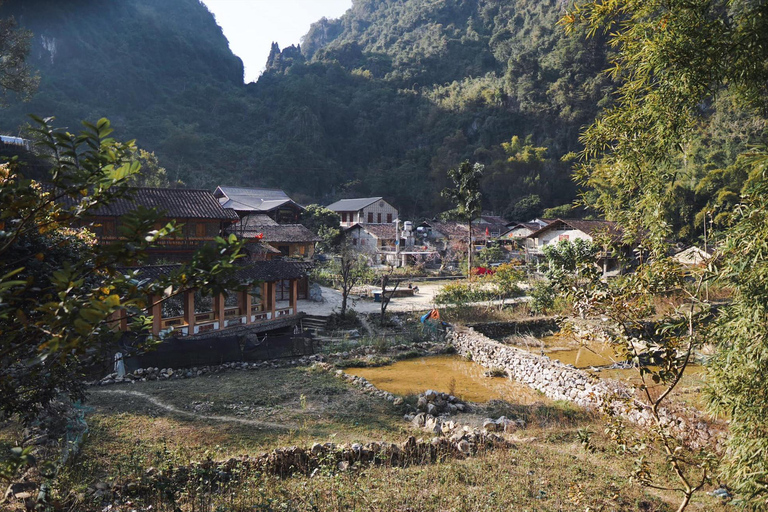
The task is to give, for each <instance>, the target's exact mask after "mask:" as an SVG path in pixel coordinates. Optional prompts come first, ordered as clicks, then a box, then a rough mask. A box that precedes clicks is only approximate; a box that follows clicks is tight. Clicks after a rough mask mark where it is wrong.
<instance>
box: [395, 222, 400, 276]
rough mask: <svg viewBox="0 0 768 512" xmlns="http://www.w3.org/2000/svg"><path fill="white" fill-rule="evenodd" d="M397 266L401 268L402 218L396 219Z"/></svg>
mask: <svg viewBox="0 0 768 512" xmlns="http://www.w3.org/2000/svg"><path fill="white" fill-rule="evenodd" d="M395 266H396V267H397V268H400V219H395Z"/></svg>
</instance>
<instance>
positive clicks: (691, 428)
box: [447, 328, 723, 449]
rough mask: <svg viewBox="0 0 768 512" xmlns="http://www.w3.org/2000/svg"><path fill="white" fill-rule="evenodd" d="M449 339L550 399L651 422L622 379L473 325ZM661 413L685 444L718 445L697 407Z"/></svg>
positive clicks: (715, 431) (718, 436) (717, 433)
mask: <svg viewBox="0 0 768 512" xmlns="http://www.w3.org/2000/svg"><path fill="white" fill-rule="evenodd" d="M447 339H448V341H450V342H451V343H453V345H454V347H455V348H456V352H457V353H458V354H460V355H462V356H464V357H467V358H471V359H472V360H473V361H474V362H476V363H478V364H480V365H482V366H485V367H486V368H500V369H504V370H505V371H506V372H507V375H508V376H509V377H510V378H511V379H514V380H517V381H518V382H522V383H524V384H527V385H528V386H530V387H531V388H533V389H536V390H538V391H541V392H542V393H544V394H545V395H546V396H547V397H549V398H551V399H553V400H567V401H570V402H574V403H576V404H577V405H579V406H581V407H585V408H588V409H597V410H600V411H603V412H606V413H609V414H616V415H620V416H622V417H623V418H625V419H627V420H629V421H630V422H632V423H635V424H637V425H639V426H641V427H651V426H652V425H653V424H654V423H655V420H654V418H653V415H652V411H651V408H650V406H648V405H647V404H646V403H644V402H643V401H641V400H640V399H639V398H638V397H637V396H636V394H635V390H634V388H631V387H629V386H627V385H625V384H623V383H621V382H618V381H614V380H610V379H599V378H597V377H595V376H593V375H591V374H589V373H587V372H585V371H582V370H579V369H576V368H574V367H572V366H569V365H565V364H563V363H560V362H559V361H553V360H551V359H550V358H548V357H546V356H538V355H535V354H531V353H530V352H526V351H524V350H521V349H518V348H515V347H510V346H507V345H503V344H501V343H499V342H497V341H494V340H492V339H490V338H488V337H487V336H485V335H483V334H480V333H478V332H476V331H475V330H474V329H472V328H469V329H465V328H457V329H455V330H453V331H450V332H448V334H447ZM659 415H660V417H661V418H662V421H663V422H664V423H665V424H666V425H667V427H668V428H669V430H670V431H671V432H672V433H673V434H674V435H675V436H676V437H678V438H679V439H681V440H682V441H683V442H684V443H685V444H687V445H688V446H690V447H692V448H699V447H703V446H710V447H714V448H715V449H719V447H720V445H721V441H722V438H723V435H722V430H723V429H722V427H721V426H718V425H716V424H711V423H709V422H707V421H705V419H704V418H703V417H702V415H701V413H699V412H698V411H695V410H692V409H688V410H684V411H677V410H676V411H671V410H668V409H662V410H660V411H659Z"/></svg>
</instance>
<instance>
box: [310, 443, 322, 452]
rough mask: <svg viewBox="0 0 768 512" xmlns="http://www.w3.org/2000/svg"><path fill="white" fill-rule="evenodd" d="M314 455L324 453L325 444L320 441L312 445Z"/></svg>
mask: <svg viewBox="0 0 768 512" xmlns="http://www.w3.org/2000/svg"><path fill="white" fill-rule="evenodd" d="M310 451H311V452H312V454H313V455H320V454H321V453H323V445H321V444H320V443H315V444H313V445H312V448H311V449H310Z"/></svg>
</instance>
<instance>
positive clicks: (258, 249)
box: [227, 214, 320, 300]
mask: <svg viewBox="0 0 768 512" xmlns="http://www.w3.org/2000/svg"><path fill="white" fill-rule="evenodd" d="M227 233H234V234H235V236H237V237H238V238H240V239H243V240H246V241H247V243H246V246H245V250H246V252H247V253H248V255H249V257H250V259H251V260H256V261H268V260H275V259H278V258H280V259H282V258H291V259H294V260H301V261H311V260H312V258H313V257H314V255H315V245H316V244H317V242H319V241H320V237H318V236H317V235H315V234H314V233H313V232H312V231H310V230H309V229H308V228H306V227H305V226H303V225H302V224H278V223H277V222H275V221H274V220H272V219H271V218H270V217H268V216H267V215H264V214H252V215H246V216H245V217H243V218H242V219H241V220H240V221H239V222H236V223H234V224H232V225H231V226H230V227H229V228H228V229H227ZM288 286H289V283H288V282H287V281H282V282H280V283H279V284H278V290H277V294H278V297H279V298H280V300H282V297H284V296H286V294H288ZM308 295H309V277H308V276H306V275H305V276H304V277H303V278H301V279H299V282H298V297H299V298H300V299H306V298H307V297H308Z"/></svg>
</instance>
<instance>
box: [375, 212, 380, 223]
mask: <svg viewBox="0 0 768 512" xmlns="http://www.w3.org/2000/svg"><path fill="white" fill-rule="evenodd" d="M376 222H378V223H379V224H381V214H380V213H377V214H376Z"/></svg>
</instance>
